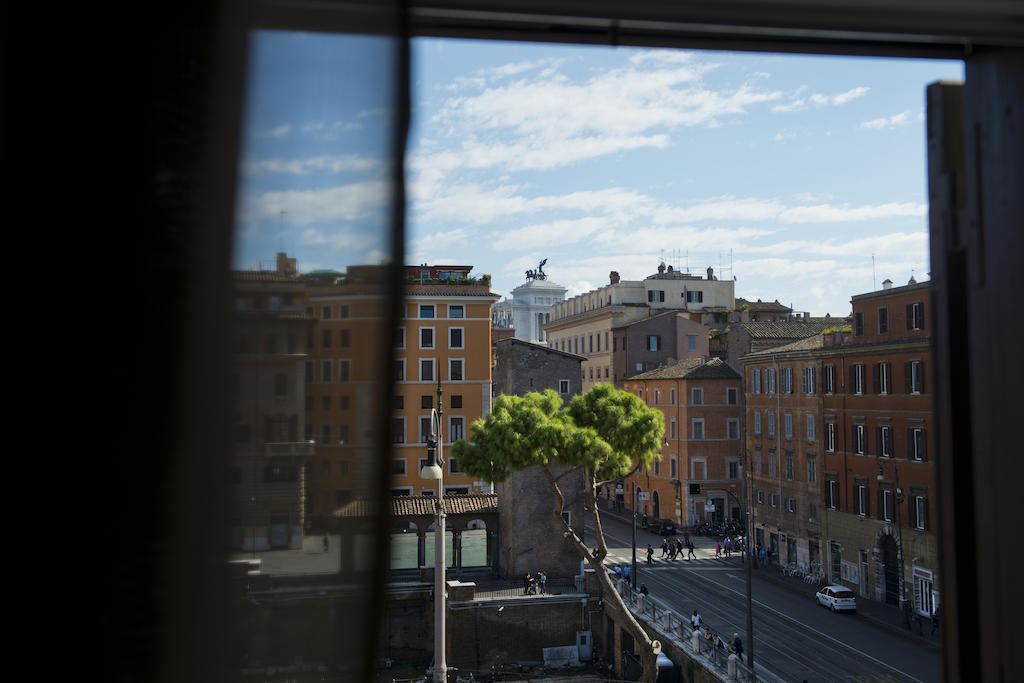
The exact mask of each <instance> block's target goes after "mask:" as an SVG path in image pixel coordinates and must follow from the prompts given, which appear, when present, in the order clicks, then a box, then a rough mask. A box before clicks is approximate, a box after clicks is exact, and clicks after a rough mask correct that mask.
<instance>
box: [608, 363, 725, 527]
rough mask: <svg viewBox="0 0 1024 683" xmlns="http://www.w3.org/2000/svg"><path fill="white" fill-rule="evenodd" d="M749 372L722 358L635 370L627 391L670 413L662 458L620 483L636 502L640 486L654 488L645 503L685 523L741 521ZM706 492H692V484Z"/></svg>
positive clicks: (649, 510)
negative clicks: (743, 408) (743, 407)
mask: <svg viewBox="0 0 1024 683" xmlns="http://www.w3.org/2000/svg"><path fill="white" fill-rule="evenodd" d="M740 384H741V376H740V375H739V373H737V372H736V371H735V370H733V369H732V368H731V367H729V366H728V365H727V364H726V363H725V361H723V360H721V359H720V358H713V359H711V360H704V359H702V358H690V359H683V360H680V361H678V362H676V363H673V364H670V365H665V366H662V367H660V368H657V369H654V370H649V371H647V372H643V373H640V374H638V375H634V376H633V377H630V378H628V379H626V380H625V382H624V386H625V390H626V391H629V392H631V393H634V394H636V395H637V396H639V397H640V398H642V399H643V400H644V402H645V403H647V405H650V406H653V407H656V408H658V409H659V410H661V411H662V412H663V413H664V414H665V439H664V446H663V448H662V452H661V460H660V461H658V462H655V463H654V466H653V467H651V468H650V469H648V470H645V471H642V472H638V473H636V474H634V475H632V476H630V477H627V478H626V479H625V480H624V481H623V482H622V484H621V487H619V486H617V487H616V490H615V493H616V497H617V499H618V500H620V501H623V502H624V503H625V507H627V508H631V507H632V506H631V504H630V503H629V499H630V496H631V495H632V487H633V486H636V488H637V489H638V490H639V491H642V492H648V493H649V494H650V499H649V500H647V501H645V502H643V503H642V504H641V506H640V508H639V510H640V511H641V512H642V513H645V514H647V515H649V516H650V517H651V518H656V517H662V518H666V519H671V520H673V521H675V522H676V523H677V524H680V525H691V524H695V523H697V522H700V521H705V520H713V521H721V520H724V519H740V500H741V499H742V495H743V493H742V486H741V483H742V478H743V474H742V465H741V462H740V447H741V441H740V416H741V413H740V396H741V392H742V388H741V386H740ZM691 484H699V486H700V490H699V492H694V493H690V488H691V487H690V485H691Z"/></svg>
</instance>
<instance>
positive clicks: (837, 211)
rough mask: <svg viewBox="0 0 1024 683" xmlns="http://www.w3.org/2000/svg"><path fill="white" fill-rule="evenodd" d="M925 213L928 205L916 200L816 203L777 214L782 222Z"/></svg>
mask: <svg viewBox="0 0 1024 683" xmlns="http://www.w3.org/2000/svg"><path fill="white" fill-rule="evenodd" d="M927 214H928V205H927V204H918V203H916V202H889V203H886V204H877V205H874V206H872V205H866V206H857V207H851V206H849V205H847V204H842V205H839V206H834V205H831V204H818V205H815V206H796V207H792V208H788V209H785V210H784V211H782V212H781V213H780V214H779V220H780V221H782V222H783V223H837V222H846V221H866V220H874V219H878V218H893V217H897V216H925V215H927Z"/></svg>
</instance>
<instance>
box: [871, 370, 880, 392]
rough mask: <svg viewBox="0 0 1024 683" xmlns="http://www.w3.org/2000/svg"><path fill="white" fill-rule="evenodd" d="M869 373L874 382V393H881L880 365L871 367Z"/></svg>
mask: <svg viewBox="0 0 1024 683" xmlns="http://www.w3.org/2000/svg"><path fill="white" fill-rule="evenodd" d="M871 372H872V374H873V379H874V381H875V393H876V394H880V393H882V364H881V363H875V364H874V365H872V366H871Z"/></svg>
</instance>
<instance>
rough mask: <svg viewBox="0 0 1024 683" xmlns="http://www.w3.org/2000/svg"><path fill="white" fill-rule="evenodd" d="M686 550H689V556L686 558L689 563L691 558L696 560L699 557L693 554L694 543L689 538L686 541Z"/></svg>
mask: <svg viewBox="0 0 1024 683" xmlns="http://www.w3.org/2000/svg"><path fill="white" fill-rule="evenodd" d="M686 549H687V553H688V554H687V556H686V560H687V561H689V560H690V558H693V559H695V560H696V559H697V556H696V555H695V554H694V552H693V541H692V540H690V539H689V538H688V539H686Z"/></svg>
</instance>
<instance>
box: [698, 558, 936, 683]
mask: <svg viewBox="0 0 1024 683" xmlns="http://www.w3.org/2000/svg"><path fill="white" fill-rule="evenodd" d="M697 576H700V575H699V574H698V575H697ZM701 578H703V579H704V580H706V581H710V582H711V583H714V584H715V585H717V586H720V587H721V588H724V589H725V590H727V591H732V592H733V593H735V594H736V595H739V596H740V597H743V598H745V597H747V594H746V593H741V592H740V591H738V590H736V589H735V588H730V587H729V586H726V585H724V584H721V583H718V582H717V581H711V579H709V578H707V577H701ZM751 602H753V603H755V604H757V605H759V606H760V607H763V608H764V609H766V610H768V611H770V612H773V613H775V614H777V615H779V616H780V617H782V618H783V619H786V620H787V621H791V622H793V623H794V624H796V625H797V626H803V627H804V628H806V629H807V630H808V631H813V632H814V633H817V634H818V635H819V636H822V637H823V638H827V639H828V640H831V641H832V642H833V643H835V644H836V645H841V646H843V647H845V648H847V649H849V650H852V651H854V652H856V653H857V654H859V655H860V656H862V657H864V658H866V659H870V660H871V661H872V662H875V663H876V664H879V665H881V666H884V667H885V668H886V669H891V670H893V671H895V672H896V673H898V674H900V675H901V676H906V677H907V678H909V679H910V680H912V681H917V682H918V683H923V681H921V679H920V678H914V677H913V676H911V675H910V674H908V673H907V672H906V671H901V670H900V669H897V668H896V667H894V666H892V665H891V664H886V663H885V662H883V661H882V660H880V659H876V658H875V657H872V656H871V655H869V654H868V653H866V652H863V651H861V650H858V649H857V648H855V647H853V646H852V645H850V644H849V643H844V642H843V641H841V640H839V639H838V638H833V637H832V636H830V635H829V634H827V633H824V632H822V631H819V630H818V629H816V628H811V627H810V626H808V625H807V624H805V623H803V622H801V621H797V620H796V619H794V618H793V617H791V616H789V615H788V614H786V613H784V612H780V611H779V610H777V609H775V608H774V607H771V606H769V605H766V604H764V603H763V602H761V601H760V600H751Z"/></svg>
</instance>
